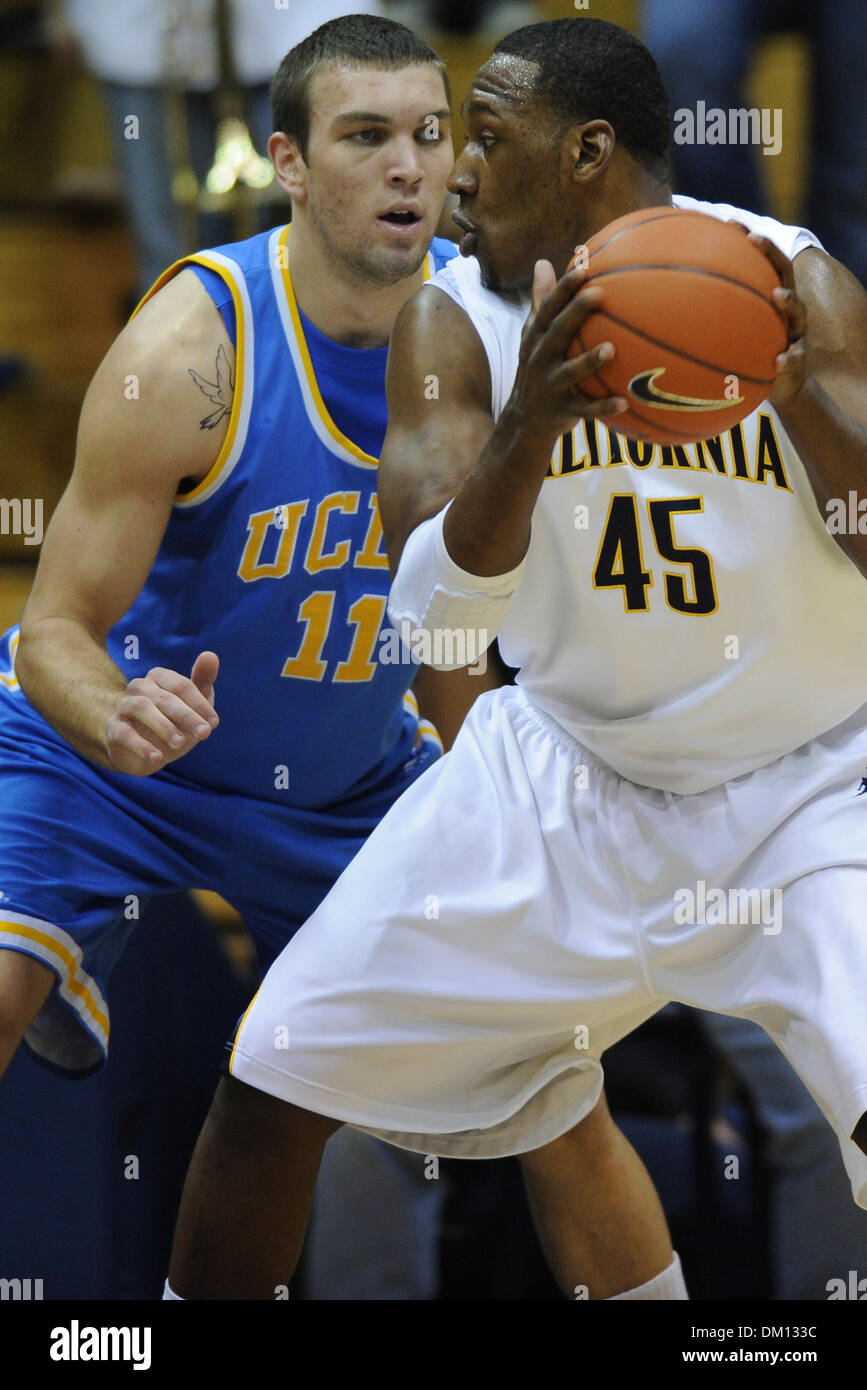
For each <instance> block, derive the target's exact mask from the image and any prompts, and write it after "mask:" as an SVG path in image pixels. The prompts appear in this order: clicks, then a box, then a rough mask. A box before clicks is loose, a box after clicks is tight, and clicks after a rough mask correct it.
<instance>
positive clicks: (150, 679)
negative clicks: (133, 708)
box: [127, 652, 220, 738]
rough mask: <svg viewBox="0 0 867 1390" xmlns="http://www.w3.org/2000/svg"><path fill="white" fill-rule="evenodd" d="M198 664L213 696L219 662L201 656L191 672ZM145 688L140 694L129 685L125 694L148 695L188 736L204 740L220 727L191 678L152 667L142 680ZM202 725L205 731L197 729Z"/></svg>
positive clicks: (210, 654)
mask: <svg viewBox="0 0 867 1390" xmlns="http://www.w3.org/2000/svg"><path fill="white" fill-rule="evenodd" d="M209 659H210V660H209ZM199 663H202V666H201V670H202V671H204V673H205V678H206V679H209V681H210V684H211V692H212V694H213V681H215V680H216V678H217V667H218V666H219V661H218V659H217V657H216V656H215V655H214V653H213V652H202V653H201V654H200V655H199V656H198V657H197V658H196V661H195V663H194V664H193V671H194V672H196V671H197V667H198V666H199ZM199 674H200V673H199ZM144 684H145V685H146V689H144V690H143V689H142V688H141V687H140V683H139V682H138V681H130V683H129V685H128V686H127V690H128V692H129V693H131V694H135V695H140V694H145V695H148V696H149V697H150V698H151V699H152V700H154V701H155V703H156V704H157V707H158V708H159V709H161V710H162V711H163V713H164V714H167V715H168V717H169V718H170V719H174V720H175V722H178V727H179V728H182V729H183V730H185V731H186V732H187V733H194V734H196V736H197V737H199V738H204V737H205V734H206V733H207V732H208V731H209V730H210V729H211V728H214V729H215V728H216V727H217V725H218V724H219V722H220V720H219V718H218V716H217V713H216V711H215V710H214V706H213V703H212V701H211V700H210V699H209V698H208V696H207V695H206V694H205V692H204V691H203V690H202V689H201V688H200V687H199V686H198V685H197V684H196V683H195V682H194V681H193V680H192V678H191V677H188V676H182V675H180V673H179V672H178V671H170V670H167V669H166V668H165V667H164V666H154V667H153V668H152V669H151V670H150V671H148V673H147V676H145V678H144ZM179 721H180V722H179ZM203 723H204V724H206V725H207V726H208V728H207V729H206V730H204V731H203V730H202V729H201V727H200V726H201V725H202V724H203Z"/></svg>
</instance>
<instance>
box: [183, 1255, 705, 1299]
mask: <svg viewBox="0 0 867 1390" xmlns="http://www.w3.org/2000/svg"><path fill="white" fill-rule="evenodd" d="M166 1287H168V1285H167V1286H166ZM626 1298H628V1299H639V1298H655V1299H667V1300H668V1301H669V1302H672V1301H674V1300H676V1299H680V1300H683V1299H687V1300H688V1299H689V1294H688V1293H687V1291H686V1284H685V1283H684V1281H683V1270H682V1269H681V1267H680V1260H679V1259H678V1255H677V1251H676V1250H675V1252H674V1259H673V1260H672V1262H671V1264H670V1265H669V1266H668V1269H664V1270H663V1271H662V1273H661V1274H656V1275H654V1277H653V1278H652V1279H648V1281H647V1283H646V1284H639V1285H638V1288H637V1289H627V1290H626V1293H615V1294H612V1296H611V1298H607V1299H606V1300H605V1302H606V1303H616V1302H617V1300H618V1299H626Z"/></svg>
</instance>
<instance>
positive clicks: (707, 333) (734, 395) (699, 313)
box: [567, 207, 788, 444]
mask: <svg viewBox="0 0 867 1390" xmlns="http://www.w3.org/2000/svg"><path fill="white" fill-rule="evenodd" d="M582 263H583V264H586V266H587V278H586V280H585V281H584V284H583V285H582V289H584V288H587V287H588V286H590V285H598V286H599V287H600V288H601V289H602V290H604V299H603V301H602V303H601V305H600V307H599V309H598V310H595V311H594V312H593V313H591V314H589V315H588V317H587V318H586V319H585V320H584V322H583V323H582V325H581V328H580V330H579V333H578V335H577V336H576V338H575V340H574V342H573V343H572V346H571V347H570V348H569V351H568V353H567V357H575V356H577V355H578V354H579V353H582V352H587V351H589V350H590V349H592V348H594V347H596V346H598V344H600V343H603V342H606V341H608V342H611V343H613V344H614V348H615V355H614V358H613V360H612V361H610V362H607V363H606V364H605V365H604V366H603V367H601V368H599V369H598V370H597V371H596V372H594V373H593V374H592V375H591V376H588V377H585V378H584V379H583V380H582V382H581V386H580V389H581V391H582V392H583V393H584V394H585V395H587V396H590V397H591V398H593V399H598V398H600V397H603V396H623V397H624V399H625V400H627V401H628V402H629V410H628V411H624V413H623V414H622V415H618V416H617V417H616V421H615V422H614V424H613V427H614V428H615V429H616V430H617V432H618V433H619V434H625V435H627V436H628V437H629V438H632V439H639V440H650V441H652V442H653V443H657V444H690V443H694V442H695V441H696V440H698V439H708V438H710V437H712V436H713V435H716V434H720V433H722V431H724V430H728V429H731V427H732V426H733V425H736V424H737V423H738V421H740V420H743V419H744V418H745V417H746V416H747V415H749V414H750V413H751V412H752V411H753V410H755V409H756V407H757V406H758V405H760V404H761V402H762V401H763V400H764V399H765V398H766V397H767V395H768V394H769V392H770V391H771V388H772V387H773V385H774V378H775V375H776V368H775V360H776V358H777V356H778V354H779V353H781V352H785V350H786V344H787V341H788V333H787V325H786V319H785V315H784V314H783V313H782V312H781V311H780V309H779V308H778V307H777V305H776V304H775V302H774V300H773V297H772V296H773V292H774V290H775V289H779V287H780V283H781V282H780V277H779V275H778V274H777V271H776V270H775V269H774V266H773V265H772V263H771V261H770V260H769V259H768V257H767V256H766V255H764V254H763V253H762V251H760V250H759V249H758V247H757V246H756V245H755V244H754V243H753V242H751V241H749V240H747V238H746V237H745V236H744V233H743V231H742V230H741V229H739V228H738V227H737V226H733V225H730V224H729V223H726V222H721V221H720V220H719V219H718V218H716V217H710V216H708V215H707V214H706V213H703V212H689V211H686V210H685V209H681V208H667V207H658V208H642V209H641V210H640V211H639V212H631V213H629V214H628V215H627V216H626V217H619V218H618V219H617V220H616V221H615V222H610V223H609V224H608V226H607V227H603V228H602V230H601V231H599V232H597V233H596V235H595V236H592V237H591V238H590V240H589V241H588V243H587V246H586V259H585V253H584V252H582V250H581V248H579V249H578V254H577V255H576V256H575V257H573V260H572V262H571V264H570V268H571V265H576V264H582Z"/></svg>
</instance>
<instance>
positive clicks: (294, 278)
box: [0, 16, 671, 1297]
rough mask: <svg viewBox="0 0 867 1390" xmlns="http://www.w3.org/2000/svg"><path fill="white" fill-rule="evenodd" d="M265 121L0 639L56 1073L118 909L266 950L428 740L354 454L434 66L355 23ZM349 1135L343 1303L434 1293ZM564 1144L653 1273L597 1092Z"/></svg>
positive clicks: (101, 965) (414, 1221)
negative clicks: (240, 237)
mask: <svg viewBox="0 0 867 1390" xmlns="http://www.w3.org/2000/svg"><path fill="white" fill-rule="evenodd" d="M274 114H275V126H276V128H277V131H278V132H279V133H277V134H275V135H274V136H273V137H272V140H271V145H270V151H271V156H272V159H273V161H274V164H275V168H276V170H277V175H278V178H279V180H280V182H281V184H282V186H283V187H284V189H285V190H286V192H287V193H288V194H289V196H290V197H291V199H292V203H293V221H292V224H291V227H284V228H283V229H282V230H277V231H275V232H273V233H270V234H267V235H265V236H260V237H254V238H253V239H252V240H250V241H248V242H244V243H241V244H238V245H232V246H225V247H222V248H218V249H215V250H210V251H207V252H202V253H201V254H199V255H196V256H192V257H190V258H188V260H186V261H184V262H182V263H180V264H179V265H176V266H174V267H172V268H171V270H169V271H168V272H167V273H166V274H165V275H164V276H163V277H162V279H161V280H160V281H159V282H158V284H157V285H156V286H155V287H154V289H153V290H152V291H151V293H150V294H149V295H148V296H147V298H146V301H145V302H144V303H143V305H142V306H141V307H140V309H139V311H138V312H137V313H136V315H135V316H134V318H133V320H132V322H131V323H130V325H129V326H128V327H127V328H126V329H125V330H124V332H123V333H122V334H121V335H120V337H119V339H118V340H117V342H116V343H115V345H114V346H113V348H112V349H111V350H110V352H109V354H108V356H107V357H106V359H105V361H104V362H103V364H102V366H101V367H100V369H99V371H98V372H97V375H96V378H95V380H94V382H93V384H92V386H91V388H90V391H89V393H88V397H87V400H86V402H85V406H84V409H83V412H82V419H81V428H80V434H79V447H78V454H77V459H76V465H75V470H74V473H73V477H72V480H71V482H70V485H69V487H68V489H67V491H66V493H65V495H64V498H63V500H62V502H61V503H60V505H59V507H58V509H57V512H56V514H55V517H54V519H53V521H52V524H51V527H50V529H49V531H48V533H47V535H46V539H45V544H44V546H43V552H42V558H41V563H40V567H39V571H38V574H37V577H36V581H35V584H34V588H33V593H32V596H31V598H30V601H29V603H28V606H27V609H26V612H25V615H24V618H23V621H22V625H21V631H20V637H19V633H18V632H17V630H16V631H13V632H11V633H9V634H7V635H6V638H5V640H4V647H3V660H2V663H0V690H2V693H0V803H2V806H3V812H4V814H3V818H2V821H0V886H2V894H3V896H2V900H0V948H2V949H0V1066H5V1064H6V1063H7V1062H8V1059H9V1057H10V1056H11V1055H12V1053H13V1051H14V1049H15V1047H16V1046H17V1045H18V1042H19V1041H20V1039H21V1038H22V1036H24V1037H26V1040H27V1043H28V1046H29V1047H30V1049H31V1051H33V1052H34V1053H35V1054H36V1055H37V1056H38V1057H40V1058H42V1059H43V1060H46V1061H48V1062H51V1063H53V1064H55V1065H56V1066H58V1067H60V1068H62V1069H64V1070H66V1071H69V1072H75V1073H79V1074H82V1073H86V1072H87V1071H88V1070H91V1069H93V1068H94V1067H96V1066H98V1065H99V1064H100V1062H101V1061H102V1059H103V1057H104V1055H105V1051H106V1047H107V1042H108V1026H109V1025H108V1005H107V1002H106V997H105V991H106V980H107V977H108V975H109V972H110V969H111V966H112V963H113V961H114V960H115V959H116V958H117V956H118V954H119V952H120V951H121V949H122V947H123V944H124V939H125V936H126V934H127V932H128V931H129V929H130V926H131V924H130V923H129V922H128V921H127V920H126V918H125V915H124V904H125V902H126V901H127V898H128V895H130V894H135V895H137V896H139V897H140V898H145V897H147V896H149V895H151V894H156V893H160V892H166V891H173V890H177V889H186V888H191V887H197V886H198V887H206V888H211V889H214V890H216V891H217V892H219V893H220V894H221V895H222V896H223V897H224V898H226V899H227V900H228V901H229V902H231V903H232V904H233V905H234V906H235V907H236V908H237V909H238V910H239V911H240V912H241V914H242V915H243V917H244V920H245V922H246V924H247V926H248V928H249V930H250V932H251V934H252V936H253V940H254V942H255V944H256V948H257V951H258V954H259V957H260V960H261V962H262V964H263V965H267V964H268V963H269V961H270V960H271V959H272V958H273V957H274V955H275V954H276V953H277V952H278V951H279V950H280V949H281V948H282V947H283V945H284V944H285V942H286V940H287V939H288V938H289V937H290V936H291V934H292V933H293V931H294V930H295V928H296V927H297V925H298V924H299V923H300V922H301V921H303V920H304V919H305V918H307V917H309V916H310V915H311V913H312V912H313V911H314V910H315V908H316V907H317V905H318V903H319V902H320V901H321V899H322V898H323V897H324V895H325V893H326V892H327V891H328V889H329V888H330V887H331V885H332V883H333V882H334V880H335V879H336V878H337V876H338V874H339V873H340V872H341V870H342V869H343V868H344V867H345V865H346V864H347V863H348V862H349V860H350V859H351V857H352V855H353V854H354V853H355V852H356V851H357V850H358V849H359V847H360V846H361V844H362V843H363V842H364V839H365V837H366V836H367V835H368V834H369V832H370V831H371V830H372V829H373V827H374V826H375V825H376V824H377V822H378V820H379V819H380V818H381V817H382V815H383V814H384V813H385V811H387V810H388V808H389V807H390V806H391V805H392V804H393V803H394V801H395V799H396V798H397V797H398V796H399V795H400V793H401V792H402V791H403V790H404V789H405V788H407V787H408V786H410V785H411V784H412V783H413V781H414V780H415V779H416V778H417V777H418V775H419V774H420V772H422V771H423V770H424V769H425V768H426V767H428V766H429V765H430V763H431V762H432V760H433V759H434V758H435V756H436V752H437V748H436V745H435V738H434V736H433V734H432V732H431V731H429V729H428V727H427V726H426V725H425V723H424V721H422V722H420V721H419V719H418V718H417V714H416V710H415V705H414V702H413V700H412V697H411V696H407V693H406V692H407V687H408V685H409V682H410V679H411V677H412V674H413V672H414V667H413V666H412V664H411V663H409V662H408V661H406V660H403V661H395V660H394V656H393V653H394V647H395V644H394V643H393V642H392V643H389V642H388V641H385V640H383V639H384V638H387V637H388V635H389V632H391V636H392V637H394V635H395V634H394V632H393V631H392V630H390V629H389V628H388V626H387V622H386V620H385V610H386V597H387V592H388V585H389V572H388V564H387V559H386V555H385V550H384V547H383V543H382V528H381V524H380V520H379V513H378V510H377V501H376V483H377V467H376V465H377V458H378V454H379V451H380V448H381V444H382V439H383V436H384V433H385V424H386V403H385V391H384V375H385V360H386V353H387V342H388V337H389V333H390V330H391V325H392V323H393V320H394V317H395V315H396V313H397V312H398V310H399V309H400V308H401V306H402V305H403V304H404V303H405V302H406V301H407V299H408V298H409V297H410V296H411V295H412V294H413V293H414V292H415V291H416V290H417V289H418V288H419V287H420V286H421V284H423V283H424V282H425V280H426V279H427V278H429V277H430V276H432V275H434V274H435V273H436V272H437V271H438V270H439V269H440V268H441V267H442V266H443V265H444V264H445V262H446V261H447V259H448V258H449V257H451V256H453V255H454V254H455V247H454V246H453V244H451V243H443V242H438V241H436V240H434V241H433V244H432V245H431V237H432V234H433V231H434V228H435V226H436V224H437V219H438V217H439V214H440V210H441V207H442V204H443V200H444V197H445V184H446V179H447V176H448V172H449V170H450V168H451V163H452V154H451V141H450V136H449V103H448V91H447V87H446V84H445V75H444V72H443V69H442V65H441V64H440V62H439V60H438V59H437V57H436V55H435V54H434V53H433V51H432V50H431V49H430V48H429V47H428V46H427V45H426V44H424V43H422V42H421V41H420V40H419V39H418V38H417V37H416V36H415V35H413V34H412V33H410V31H408V30H406V29H403V28H402V27H401V26H398V25H395V24H392V23H390V22H388V21H382V20H378V19H374V18H370V17H367V16H354V17H349V18H346V19H341V20H336V21H333V22H332V23H330V24H327V25H324V26H322V28H321V29H320V30H318V31H317V32H316V33H314V34H313V35H312V36H311V37H310V38H309V39H307V40H305V41H303V42H302V43H301V44H299V45H298V46H297V47H296V48H295V49H293V50H292V52H291V53H290V54H289V55H287V58H286V59H285V60H284V62H283V64H282V66H281V68H280V70H279V72H278V74H277V77H276V79H275V84H274ZM429 246H430V250H428V248H429ZM130 383H135V390H134V391H131V392H128V393H127V394H129V395H131V396H132V397H133V398H132V399H127V398H126V395H125V387H126V388H128V387H129V385H130ZM404 655H406V653H404ZM218 663H219V676H218ZM439 681H440V682H441V683H442V688H440V689H439V690H436V691H435V690H434V686H433V685H429V689H428V696H429V698H431V699H436V702H437V703H436V715H437V718H438V719H440V718H441V717H442V718H443V721H444V722H450V723H454V722H459V719H460V716H461V715H462V713H463V711H464V710H465V708H466V707H467V705H468V704H469V703H470V702H471V700H472V698H473V697H474V695H475V694H476V692H477V691H478V690H481V689H483V688H484V687H485V684H486V679H485V678H479V677H478V676H477V677H471V678H468V679H467V681H466V682H464V680H463V677H458V678H457V681H458V684H459V686H463V689H458V690H456V689H455V685H454V682H455V678H454V677H446V678H442V677H440V678H439ZM467 692H469V698H468V696H467ZM426 698H428V697H426ZM428 849H429V847H428V845H427V844H426V842H425V840H424V837H422V838H421V839H420V841H419V845H418V855H419V863H422V862H423V861H424V858H425V856H426V854H427V853H428ZM335 963H336V962H335ZM282 1040H286V1041H288V1042H289V1043H290V1044H291V1034H290V1035H289V1037H288V1039H287V1038H286V1034H285V1030H284V1031H283V1032H281V1034H280V1036H279V1037H277V1036H276V1035H275V1045H276V1046H278V1047H280V1046H282ZM346 1138H347V1139H350V1138H351V1139H352V1145H351V1146H350V1147H348V1148H347V1149H346V1150H344V1153H343V1156H342V1159H334V1157H333V1153H334V1150H333V1147H332V1149H331V1150H330V1151H329V1157H328V1159H327V1164H328V1166H329V1177H330V1182H329V1185H328V1186H327V1188H326V1197H327V1200H325V1201H323V1206H324V1207H326V1208H327V1210H326V1212H325V1215H326V1216H327V1217H328V1219H329V1224H330V1225H331V1226H334V1225H335V1224H338V1225H339V1217H336V1216H335V1214H334V1213H335V1210H336V1211H337V1212H338V1213H339V1211H340V1210H341V1203H343V1202H345V1200H346V1199H345V1195H344V1189H346V1190H348V1191H352V1192H353V1193H354V1194H355V1198H356V1203H358V1202H359V1201H361V1202H364V1203H365V1204H366V1205H368V1206H369V1207H370V1208H371V1209H378V1210H381V1212H382V1220H381V1221H380V1222H378V1223H373V1222H370V1223H368V1229H370V1228H371V1227H372V1226H373V1225H374V1224H376V1226H377V1227H378V1228H380V1237H379V1238H378V1240H376V1241H370V1240H368V1243H367V1244H366V1245H361V1244H360V1243H359V1244H357V1245H356V1246H355V1247H353V1245H352V1226H351V1220H350V1219H347V1220H346V1223H345V1227H344V1230H343V1231H342V1232H341V1233H340V1235H341V1238H342V1241H343V1248H342V1249H341V1250H339V1251H338V1252H337V1253H338V1255H339V1256H340V1259H339V1261H338V1263H339V1264H342V1265H344V1266H348V1267H349V1270H350V1274H349V1277H345V1278H344V1279H343V1282H342V1284H341V1285H340V1286H339V1287H340V1289H341V1290H342V1291H343V1295H344V1296H346V1297H353V1296H365V1295H367V1296H370V1291H371V1290H377V1289H378V1288H380V1287H383V1288H389V1287H391V1288H392V1293H391V1294H388V1293H383V1296H400V1294H394V1292H393V1288H394V1284H395V1282H397V1283H398V1284H399V1282H400V1279H401V1278H402V1279H403V1281H404V1285H405V1287H404V1290H403V1296H404V1297H406V1296H415V1297H425V1296H426V1297H431V1296H433V1293H434V1290H435V1284H436V1279H435V1273H436V1271H435V1255H436V1237H437V1229H436V1220H437V1215H438V1206H439V1202H440V1198H439V1196H438V1189H440V1188H441V1186H442V1185H441V1184H436V1183H426V1182H424V1181H423V1179H422V1168H423V1165H422V1163H421V1162H420V1161H419V1160H418V1159H412V1157H411V1156H409V1157H408V1156H406V1155H401V1154H400V1151H399V1150H396V1149H393V1148H390V1147H388V1146H385V1145H381V1144H379V1143H377V1142H376V1141H375V1140H371V1139H369V1138H368V1137H367V1136H360V1135H355V1136H354V1138H353V1136H352V1135H351V1132H350V1131H347V1132H346ZM343 1141H344V1136H341V1144H342V1143H343ZM573 1148H574V1149H575V1150H576V1151H577V1150H578V1149H579V1148H580V1149H581V1153H580V1154H579V1159H578V1162H579V1166H580V1167H581V1168H582V1170H583V1172H584V1175H585V1178H587V1176H588V1175H590V1174H592V1175H593V1183H592V1187H593V1193H594V1195H593V1202H592V1205H593V1208H594V1216H595V1213H596V1212H597V1211H598V1210H604V1211H609V1214H610V1218H611V1219H610V1220H608V1221H607V1223H606V1227H605V1230H604V1232H603V1234H602V1237H601V1245H603V1246H605V1248H606V1259H607V1260H608V1261H609V1268H610V1278H611V1281H612V1284H613V1286H614V1287H615V1288H621V1289H628V1288H630V1287H631V1286H632V1285H633V1284H637V1283H640V1282H641V1279H642V1275H643V1274H645V1273H646V1272H648V1271H649V1272H651V1273H653V1272H655V1270H656V1269H659V1268H662V1266H663V1265H664V1264H666V1263H667V1262H668V1261H670V1259H671V1253H670V1245H669V1243H668V1237H667V1232H666V1228H665V1222H664V1219H663V1217H662V1213H661V1210H660V1208H659V1205H658V1202H657V1201H656V1198H655V1194H654V1192H653V1188H652V1186H651V1184H650V1182H649V1179H648V1178H647V1175H646V1173H645V1172H644V1170H643V1167H642V1165H641V1164H640V1162H639V1161H638V1159H637V1158H636V1156H635V1155H634V1154H633V1153H632V1151H631V1149H629V1147H628V1145H626V1144H625V1141H623V1140H622V1137H621V1136H620V1135H619V1133H618V1132H617V1131H616V1130H615V1128H614V1127H613V1125H612V1124H611V1121H610V1118H609V1117H608V1115H607V1112H606V1110H605V1106H604V1102H603V1103H600V1105H599V1106H597V1108H596V1111H595V1112H594V1114H593V1116H592V1117H591V1118H590V1119H589V1120H588V1123H587V1124H586V1125H584V1126H583V1127H582V1129H581V1131H580V1139H579V1141H578V1143H577V1144H576V1145H574V1146H573ZM339 1152H340V1146H338V1153H339ZM364 1174H367V1177H366V1179H365V1177H364ZM365 1181H366V1183H367V1186H366V1187H365ZM285 1198H286V1200H287V1202H291V1200H292V1199H293V1194H292V1192H291V1191H289V1190H288V1189H287V1192H286V1194H285ZM606 1203H608V1206H606ZM407 1209H409V1211H410V1215H408V1216H407V1215H404V1216H402V1215H401V1211H406V1210H407ZM630 1210H634V1212H635V1213H636V1218H635V1221H634V1222H633V1223H631V1224H630V1225H629V1226H628V1227H625V1228H623V1229H621V1228H620V1227H619V1226H618V1224H617V1222H616V1221H615V1219H614V1216H615V1214H617V1213H619V1214H622V1213H623V1212H624V1211H630ZM350 1216H351V1214H350ZM320 1226H321V1223H320ZM314 1238H315V1239H317V1241H318V1237H316V1230H315V1227H314ZM599 1243H600V1238H599V1237H597V1244H599ZM383 1258H385V1259H390V1261H391V1265H392V1267H393V1268H394V1267H396V1269H397V1273H398V1278H397V1280H396V1281H395V1280H394V1278H393V1277H392V1278H391V1280H390V1276H389V1273H388V1271H387V1270H386V1271H383V1273H382V1275H381V1276H380V1275H379V1274H378V1272H377V1269H376V1262H377V1260H378V1259H379V1260H382V1259H383ZM633 1271H635V1273H634V1274H633ZM333 1272H334V1271H333V1269H332V1273H333ZM322 1277H323V1278H324V1273H323V1276H322ZM319 1287H321V1284H320V1285H319ZM329 1293H330V1296H336V1289H335V1288H333V1287H331V1286H329V1288H328V1289H327V1290H325V1291H324V1292H323V1296H329ZM273 1294H274V1291H273V1290H272V1296H273Z"/></svg>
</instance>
